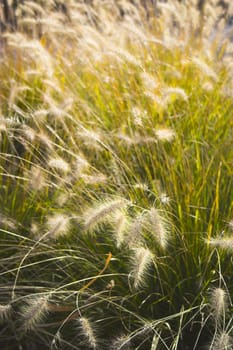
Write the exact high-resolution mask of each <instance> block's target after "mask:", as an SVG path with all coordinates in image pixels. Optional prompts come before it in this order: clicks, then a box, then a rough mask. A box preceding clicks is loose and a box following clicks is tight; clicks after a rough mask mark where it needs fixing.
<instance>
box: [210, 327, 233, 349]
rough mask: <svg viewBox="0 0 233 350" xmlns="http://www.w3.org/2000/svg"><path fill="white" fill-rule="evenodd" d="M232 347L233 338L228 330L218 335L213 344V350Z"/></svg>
mask: <svg viewBox="0 0 233 350" xmlns="http://www.w3.org/2000/svg"><path fill="white" fill-rule="evenodd" d="M231 348H232V338H231V336H230V335H229V334H227V333H226V332H224V331H223V332H222V333H220V334H218V335H217V336H216V339H215V341H214V343H213V345H212V346H211V350H230V349H231Z"/></svg>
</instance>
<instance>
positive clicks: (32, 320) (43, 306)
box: [21, 297, 49, 332]
mask: <svg viewBox="0 0 233 350" xmlns="http://www.w3.org/2000/svg"><path fill="white" fill-rule="evenodd" d="M48 309H49V306H48V298H46V297H31V298H30V299H28V300H25V305H23V307H22V308H21V315H22V316H21V321H22V330H23V331H25V332H28V331H33V330H35V329H36V326H37V325H38V324H39V323H40V322H41V321H42V320H43V319H44V317H45V315H46V314H47V312H48Z"/></svg>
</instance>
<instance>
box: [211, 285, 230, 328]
mask: <svg viewBox="0 0 233 350" xmlns="http://www.w3.org/2000/svg"><path fill="white" fill-rule="evenodd" d="M210 308H211V311H212V316H213V318H214V319H215V320H216V323H221V322H222V321H223V319H224V317H225V314H226V311H227V296H226V292H225V290H224V289H222V288H220V287H219V288H214V289H213V290H212V291H211V294H210Z"/></svg>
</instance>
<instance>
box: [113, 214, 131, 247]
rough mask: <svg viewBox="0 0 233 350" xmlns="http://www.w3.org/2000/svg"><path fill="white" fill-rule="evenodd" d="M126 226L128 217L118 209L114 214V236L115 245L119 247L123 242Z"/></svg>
mask: <svg viewBox="0 0 233 350" xmlns="http://www.w3.org/2000/svg"><path fill="white" fill-rule="evenodd" d="M127 226H128V218H127V216H126V214H125V212H124V211H122V210H119V211H117V212H116V215H115V216H114V236H115V239H116V246H117V248H120V246H121V245H122V243H124V239H125V233H126V230H127Z"/></svg>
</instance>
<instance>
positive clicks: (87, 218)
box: [83, 198, 130, 230]
mask: <svg viewBox="0 0 233 350" xmlns="http://www.w3.org/2000/svg"><path fill="white" fill-rule="evenodd" d="M129 204H130V202H129V201H127V200H126V199H125V198H117V199H114V200H111V199H110V200H105V201H104V202H102V203H98V205H97V206H96V207H94V208H89V209H88V210H87V211H86V212H85V213H84V215H83V219H84V228H85V229H86V230H92V229H94V228H95V226H97V225H98V224H99V223H102V222H104V221H105V220H106V219H109V217H110V216H111V215H113V214H114V213H115V212H116V211H117V210H119V209H123V208H125V207H126V206H127V205H129Z"/></svg>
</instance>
